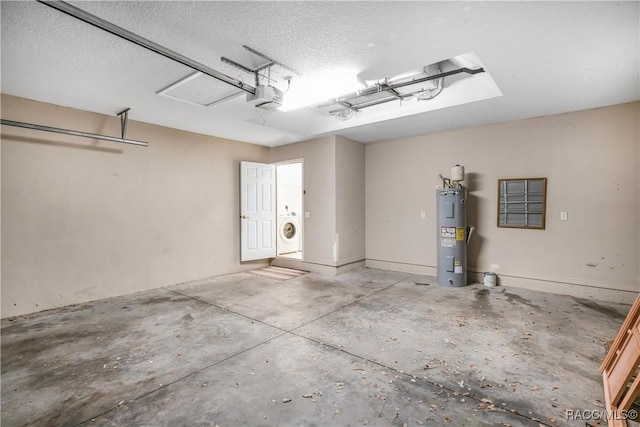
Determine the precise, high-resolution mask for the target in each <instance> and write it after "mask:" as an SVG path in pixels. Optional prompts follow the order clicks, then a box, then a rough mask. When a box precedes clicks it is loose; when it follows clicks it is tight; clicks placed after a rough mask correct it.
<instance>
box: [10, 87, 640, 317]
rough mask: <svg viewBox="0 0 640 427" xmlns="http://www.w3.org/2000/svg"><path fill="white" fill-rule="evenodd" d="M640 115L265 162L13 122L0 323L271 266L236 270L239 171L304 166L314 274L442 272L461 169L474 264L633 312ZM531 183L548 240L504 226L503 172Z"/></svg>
mask: <svg viewBox="0 0 640 427" xmlns="http://www.w3.org/2000/svg"><path fill="white" fill-rule="evenodd" d="M639 114H640V104H639V103H634V104H626V105H619V106H614V107H608V108H601V109H596V110H589V111H583V112H578V113H569V114H562V115H557V116H552V117H545V118H539V119H533V120H524V121H516V122H510V123H504V124H499V125H493V126H486V127H480V128H473V129H467V130H461V131H456V132H449V133H443V134H437V135H423V136H419V137H413V138H406V139H401V140H394V141H386V142H381V143H376V144H370V145H367V146H364V145H362V144H359V143H356V142H353V141H350V140H348V139H345V138H342V137H333V136H331V137H324V138H318V139H314V140H310V141H305V142H301V143H297V144H291V145H287V146H282V147H276V148H273V149H271V150H269V149H267V148H265V147H259V146H255V145H251V144H244V143H240V142H235V141H228V140H223V139H219V138H212V137H206V136H202V135H197V134H191V133H187V132H182V131H178V130H174V129H169V128H163V127H159V126H155V125H149V124H144V123H137V122H135V121H131V122H130V123H129V130H128V136H129V137H130V138H132V139H141V140H147V141H149V142H150V146H149V147H148V148H144V147H135V146H127V145H122V144H114V143H109V142H98V141H92V140H88V139H80V138H75V137H70V136H64V135H56V134H50V133H43V132H37V131H31V130H25V129H18V128H12V127H7V126H4V127H3V129H2V144H1V150H0V173H1V177H2V183H1V184H2V198H1V204H0V209H1V212H2V221H1V223H0V230H1V232H2V245H1V246H0V254H1V260H0V261H1V264H0V267H1V268H2V274H1V276H0V280H1V283H2V313H1V315H2V317H9V316H13V315H17V314H22V313H28V312H33V311H39V310H43V309H47V308H52V307H58V306H63V305H67V304H73V303H78V302H84V301H89V300H93V299H99V298H104V297H109V296H113V295H120V294H126V293H131V292H135V291H140V290H144V289H149V288H154V287H159V286H165V285H171V284H175V283H180V282H186V281H190V280H197V279H202V278H205V277H209V276H214V275H219V274H225V273H229V272H234V271H240V270H243V269H248V268H255V267H256V266H259V265H262V264H263V263H248V264H240V262H239V248H238V244H239V239H238V235H239V228H238V227H239V222H238V216H239V208H238V206H239V200H238V198H239V195H238V188H239V183H238V178H239V172H238V165H239V162H240V160H249V161H257V162H279V161H285V160H292V159H304V186H305V190H306V195H305V200H304V210H305V211H306V212H309V213H310V214H311V217H310V218H307V219H304V256H305V261H306V262H308V263H311V264H317V265H319V266H330V267H337V266H341V265H344V264H346V263H349V262H353V261H358V260H361V259H363V258H364V257H365V255H366V258H367V263H368V265H371V266H377V267H383V268H391V269H399V270H405V271H415V272H424V273H431V274H433V273H435V266H436V238H435V230H436V225H435V197H434V188H435V186H436V185H437V184H438V182H439V180H438V174H439V173H442V174H443V175H449V174H450V168H451V166H452V165H453V164H455V163H461V164H464V165H465V166H466V170H467V180H466V182H465V184H466V185H467V186H468V187H469V189H470V193H471V196H470V198H469V223H470V224H471V225H475V226H476V228H477V229H476V233H475V234H474V236H473V238H472V241H471V244H470V248H469V261H470V262H469V264H470V265H469V267H470V269H471V270H473V271H478V272H481V271H485V270H489V269H492V270H495V271H496V272H497V273H498V275H499V278H500V281H501V283H502V284H507V285H515V286H525V287H532V288H535V289H541V290H546V291H552V292H561V293H570V294H574V295H580V296H595V297H599V298H604V299H612V300H616V299H617V300H628V299H629V298H630V296H631V295H635V292H638V290H640V289H639V285H638V283H639V282H640V269H639V267H638V265H639V263H640V230H639V226H640V174H639V172H638V169H639V164H640V149H639V145H640V137H639V135H640V119H639ZM2 116H3V118H5V119H10V120H18V121H25V122H33V123H40V124H44V125H50V126H57V127H63V128H70V129H77V130H83V131H86V132H94V133H103V134H108V135H118V133H119V132H120V128H119V120H118V118H117V117H107V116H104V115H98V114H93V113H88V112H83V111H79V110H73V109H69V108H64V107H58V106H53V105H49V104H43V103H38V102H34V101H28V100H25V99H20V98H15V97H11V96H5V95H3V96H2ZM527 176H529V177H534V176H535V177H537V176H541V177H547V178H548V179H549V187H548V198H547V204H548V208H547V229H546V230H544V231H535V230H512V229H498V228H497V227H496V225H495V222H496V218H495V216H496V212H495V211H496V193H497V180H498V178H508V177H512V178H513V177H527ZM421 211H424V212H426V218H425V219H421V218H420V212H421ZM560 211H568V213H569V220H568V221H566V222H565V221H560V220H559V212H560ZM365 212H366V215H365ZM365 217H366V221H365ZM365 224H366V227H365ZM365 241H366V245H365ZM610 290H613V291H614V292H617V294H616V295H614V297H611V294H607V293H606V292H607V291H610Z"/></svg>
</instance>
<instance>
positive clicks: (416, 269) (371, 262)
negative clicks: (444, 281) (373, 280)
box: [365, 258, 438, 277]
mask: <svg viewBox="0 0 640 427" xmlns="http://www.w3.org/2000/svg"><path fill="white" fill-rule="evenodd" d="M365 267H369V268H378V269H380V270H390V271H399V272H401V273H411V274H422V275H425V276H434V277H435V276H436V275H437V274H438V269H437V268H436V267H433V266H430V265H419V264H409V263H406V262H396V261H383V260H380V259H369V258H367V259H366V260H365Z"/></svg>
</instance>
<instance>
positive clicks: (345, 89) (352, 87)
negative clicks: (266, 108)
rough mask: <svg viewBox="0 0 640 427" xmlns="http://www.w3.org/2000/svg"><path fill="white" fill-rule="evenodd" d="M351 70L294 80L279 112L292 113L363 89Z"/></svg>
mask: <svg viewBox="0 0 640 427" xmlns="http://www.w3.org/2000/svg"><path fill="white" fill-rule="evenodd" d="M357 75H358V72H357V71H355V70H353V69H339V70H333V71H329V72H325V73H323V74H318V75H314V76H309V77H305V78H300V79H295V80H292V81H291V87H290V88H289V90H288V91H286V93H285V94H284V103H283V104H282V107H280V108H278V109H279V110H280V111H285V112H286V111H292V110H296V109H299V108H303V107H308V106H310V105H314V104H318V103H320V102H323V101H328V100H331V99H335V98H338V97H340V96H341V95H345V94H348V93H352V92H355V91H357V90H361V89H364V88H365V85H364V84H362V82H361V81H359V80H358V78H357Z"/></svg>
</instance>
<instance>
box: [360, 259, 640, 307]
mask: <svg viewBox="0 0 640 427" xmlns="http://www.w3.org/2000/svg"><path fill="white" fill-rule="evenodd" d="M365 266H366V267H369V268H377V269H380V270H391V271H399V272H402V273H412V274H422V275H425V276H434V277H436V276H437V275H438V269H437V267H434V266H430V265H418V264H410V263H403V262H395V261H384V260H377V259H367V260H366V261H365ZM496 276H497V284H498V286H505V287H514V288H523V289H531V290H534V291H540V292H549V293H553V294H560V295H569V296H573V297H577V298H588V299H595V300H599V301H608V302H615V303H622V304H630V305H631V304H633V302H634V301H635V299H636V297H637V296H638V293H639V292H640V286H638V291H631V290H623V289H613V288H607V287H605V286H603V285H604V284H603V283H571V282H568V281H566V279H562V280H557V279H556V280H554V279H548V278H544V279H542V278H534V277H520V276H517V275H513V274H500V273H496ZM468 281H469V283H470V284H471V283H483V281H484V277H483V273H482V272H476V271H469V273H468Z"/></svg>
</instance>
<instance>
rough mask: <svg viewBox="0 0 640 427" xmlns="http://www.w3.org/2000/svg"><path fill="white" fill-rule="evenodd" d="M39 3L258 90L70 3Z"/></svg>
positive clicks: (191, 66)
mask: <svg viewBox="0 0 640 427" xmlns="http://www.w3.org/2000/svg"><path fill="white" fill-rule="evenodd" d="M38 2H39V3H42V4H44V5H46V6H49V7H51V8H53V9H56V10H58V11H60V12H63V13H66V14H67V15H69V16H72V17H74V18H76V19H79V20H81V21H84V22H86V23H87V24H90V25H93V26H94V27H98V28H100V29H101V30H104V31H106V32H108V33H111V34H113V35H115V36H118V37H120V38H123V39H125V40H127V41H130V42H131V43H134V44H137V45H138V46H141V47H144V48H145V49H149V50H150V51H152V52H155V53H157V54H160V55H162V56H164V57H165V58H169V59H171V60H173V61H176V62H179V63H180V64H182V65H186V66H187V67H189V68H192V69H194V70H196V71H200V72H201V73H203V74H206V75H208V76H210V77H213V78H214V79H218V80H221V81H223V82H225V83H227V84H230V85H231V86H235V87H237V88H239V89H242V90H244V91H245V92H248V93H250V94H252V95H255V93H256V88H254V87H253V86H251V85H248V84H246V83H244V82H242V81H240V80H238V79H235V78H233V77H231V76H228V75H226V74H223V73H221V72H220V71H218V70H214V69H213V68H211V67H208V66H206V65H204V64H201V63H200V62H197V61H194V60H193V59H190V58H187V57H186V56H184V55H181V54H179V53H178V52H174V51H172V50H171V49H167V48H166V47H164V46H161V45H159V44H158V43H155V42H152V41H151V40H148V39H145V38H144V37H142V36H139V35H137V34H135V33H132V32H131V31H129V30H126V29H124V28H122V27H118V26H117V25H115V24H112V23H111V22H109V21H106V20H104V19H102V18H99V17H97V16H95V15H92V14H90V13H89V12H85V11H84V10H82V9H80V8H77V7H75V6H73V5H71V4H69V3H65V2H63V1H44V0H38Z"/></svg>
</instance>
